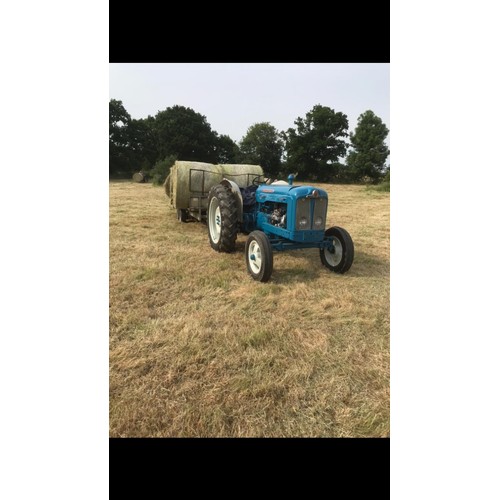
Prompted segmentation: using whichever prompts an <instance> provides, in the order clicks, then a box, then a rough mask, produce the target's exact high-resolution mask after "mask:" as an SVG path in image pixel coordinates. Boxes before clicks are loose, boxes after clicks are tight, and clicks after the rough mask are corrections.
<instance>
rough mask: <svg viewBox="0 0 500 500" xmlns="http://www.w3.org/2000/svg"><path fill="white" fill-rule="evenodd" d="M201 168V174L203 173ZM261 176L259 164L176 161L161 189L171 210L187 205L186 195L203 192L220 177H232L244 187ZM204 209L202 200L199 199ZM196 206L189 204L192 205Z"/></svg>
mask: <svg viewBox="0 0 500 500" xmlns="http://www.w3.org/2000/svg"><path fill="white" fill-rule="evenodd" d="M203 171H204V172H205V173H203ZM258 175H263V171H262V167H260V166H259V165H240V164H224V165H213V164H212V163H202V162H195V161H176V162H175V164H174V165H173V167H172V169H171V170H170V176H169V177H170V178H169V182H168V183H167V181H165V192H166V193H167V196H168V197H169V198H170V204H171V206H172V207H174V208H175V209H187V208H190V197H191V196H194V197H196V198H198V197H200V196H201V195H205V196H206V195H207V194H208V191H209V190H210V188H211V187H212V186H215V185H216V184H219V182H221V181H222V179H223V178H227V179H229V180H232V181H234V182H236V184H238V186H240V187H247V186H248V185H250V184H251V183H252V180H253V179H254V178H255V177H256V176H258ZM202 201H203V203H202V206H203V207H204V208H206V201H207V200H206V199H204V200H202ZM195 205H197V203H196V204H193V206H195Z"/></svg>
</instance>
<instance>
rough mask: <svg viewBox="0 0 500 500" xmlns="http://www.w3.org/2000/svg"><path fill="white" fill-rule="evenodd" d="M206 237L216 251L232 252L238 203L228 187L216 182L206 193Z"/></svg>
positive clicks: (234, 244) (234, 245)
mask: <svg viewBox="0 0 500 500" xmlns="http://www.w3.org/2000/svg"><path fill="white" fill-rule="evenodd" d="M207 226H208V239H209V241H210V246H211V247H212V248H213V249H214V250H217V252H234V249H235V247H236V235H237V232H238V204H237V202H236V197H235V195H234V193H233V192H232V191H231V189H230V188H228V187H227V186H223V185H222V184H217V185H216V186H213V187H212V189H210V192H209V193H208V211H207Z"/></svg>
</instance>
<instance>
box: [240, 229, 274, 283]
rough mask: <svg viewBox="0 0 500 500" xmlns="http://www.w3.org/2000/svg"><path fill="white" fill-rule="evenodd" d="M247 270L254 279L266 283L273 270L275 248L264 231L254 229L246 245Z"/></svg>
mask: <svg viewBox="0 0 500 500" xmlns="http://www.w3.org/2000/svg"><path fill="white" fill-rule="evenodd" d="M245 260H246V263H247V270H248V272H249V273H250V276H252V278H253V279H254V280H257V281H261V282H263V283H265V282H266V281H269V278H270V277H271V274H272V272H273V248H272V246H271V243H270V242H269V238H268V237H267V236H266V235H265V234H264V233H263V232H262V231H252V232H251V233H250V236H249V237H248V239H247V242H246V245H245Z"/></svg>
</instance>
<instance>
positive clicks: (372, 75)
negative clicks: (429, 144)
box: [109, 63, 390, 142]
mask: <svg viewBox="0 0 500 500" xmlns="http://www.w3.org/2000/svg"><path fill="white" fill-rule="evenodd" d="M109 73H110V78H109V97H110V99H117V100H119V101H122V102H123V105H124V106H125V109H126V110H127V111H128V112H129V114H130V115H131V116H132V118H145V117H147V116H148V115H152V116H154V115H155V114H156V113H157V112H158V111H162V110H164V109H165V108H167V107H170V106H173V105H175V104H178V105H182V106H186V107H189V108H192V109H194V110H195V111H197V112H198V113H201V114H202V115H205V116H206V117H207V121H208V123H210V125H211V126H212V129H213V130H216V131H217V132H218V133H219V134H227V135H229V136H230V137H231V138H232V139H233V140H235V141H237V142H238V141H240V140H241V139H242V137H243V136H244V135H245V133H246V132H247V130H248V127H250V126H251V125H253V124H254V123H259V122H269V123H271V125H274V126H275V127H276V128H277V129H278V130H280V131H281V130H287V129H288V128H290V127H294V120H296V119H297V117H299V116H302V117H304V116H305V114H306V113H307V112H308V111H310V110H311V109H312V108H313V106H314V105H316V104H321V105H323V106H329V107H330V108H333V109H334V110H335V111H341V112H343V113H345V114H346V115H347V117H348V119H349V130H350V131H353V130H354V128H355V127H356V122H357V119H358V116H359V115H360V114H361V113H363V112H364V111H366V110H367V109H371V110H372V111H373V112H374V113H375V114H376V115H377V116H379V117H380V118H381V119H382V121H383V122H384V123H385V124H386V125H387V127H388V128H389V129H390V123H389V64H334V63H325V64H312V63H293V64H285V63H279V64H278V63H267V64H259V63H254V64H251V63H245V64H243V63H221V64H215V63H205V64H202V63H176V64H165V63H161V64H143V63H127V64H117V63H114V64H110V70H109Z"/></svg>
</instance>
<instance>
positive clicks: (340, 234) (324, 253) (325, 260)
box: [319, 226, 354, 274]
mask: <svg viewBox="0 0 500 500" xmlns="http://www.w3.org/2000/svg"><path fill="white" fill-rule="evenodd" d="M325 236H333V241H332V246H331V247H330V248H324V249H323V248H321V249H320V250H319V256H320V258H321V262H322V264H323V265H324V266H326V267H327V268H328V269H330V271H333V272H334V273H339V274H344V273H346V272H347V271H349V269H350V268H351V265H352V261H353V259H354V243H353V242H352V238H351V236H350V234H349V233H348V232H347V231H346V230H345V229H342V228H341V227H337V226H334V227H331V228H330V229H327V230H326V231H325Z"/></svg>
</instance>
